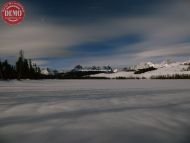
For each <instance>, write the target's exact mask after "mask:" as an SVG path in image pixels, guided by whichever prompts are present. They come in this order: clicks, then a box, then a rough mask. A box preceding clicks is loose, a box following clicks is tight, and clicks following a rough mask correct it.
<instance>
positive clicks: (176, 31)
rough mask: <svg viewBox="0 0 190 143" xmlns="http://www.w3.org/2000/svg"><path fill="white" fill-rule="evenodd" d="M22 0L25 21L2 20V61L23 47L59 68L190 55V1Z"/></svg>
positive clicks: (42, 63) (28, 54) (43, 63)
mask: <svg viewBox="0 0 190 143" xmlns="http://www.w3.org/2000/svg"><path fill="white" fill-rule="evenodd" d="M19 1H20V2H21V3H22V4H23V5H24V6H25V9H26V17H25V20H24V22H23V23H21V24H20V25H17V26H8V25H7V24H5V23H4V22H3V21H2V20H1V21H0V32H1V33H0V58H1V59H4V58H6V59H8V60H9V61H12V62H14V61H15V60H16V58H17V56H18V52H19V50H20V49H22V50H24V53H25V56H26V57H27V58H31V59H32V60H33V61H35V62H36V63H37V64H38V65H40V66H41V67H50V68H57V69H66V68H72V67H74V66H75V65H77V64H81V65H84V66H88V65H97V66H102V65H112V66H122V65H132V64H138V63H139V62H142V61H144V62H146V61H152V62H160V61H162V60H166V59H172V60H188V59H189V55H190V1H189V0H62V1H52V0H36V1H34V0H30V1H29V0H19ZM5 2H7V0H0V4H1V5H2V4H4V3H5Z"/></svg>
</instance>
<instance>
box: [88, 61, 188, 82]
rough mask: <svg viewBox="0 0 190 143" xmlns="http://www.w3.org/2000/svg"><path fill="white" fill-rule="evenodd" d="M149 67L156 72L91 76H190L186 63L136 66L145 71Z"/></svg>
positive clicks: (142, 64)
mask: <svg viewBox="0 0 190 143" xmlns="http://www.w3.org/2000/svg"><path fill="white" fill-rule="evenodd" d="M148 67H155V68H157V69H156V70H153V71H149V72H146V73H142V74H134V72H125V71H119V72H116V73H111V74H110V73H101V74H96V75H91V77H107V78H118V77H125V78H143V77H144V78H148V79H149V78H151V77H153V76H172V75H176V74H177V75H190V70H189V71H187V69H188V67H189V65H184V63H180V62H176V63H170V64H168V63H164V62H162V63H161V64H153V63H151V62H148V63H141V64H139V65H137V66H135V69H136V70H137V69H143V68H148Z"/></svg>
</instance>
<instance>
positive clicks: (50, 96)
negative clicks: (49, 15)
mask: <svg viewBox="0 0 190 143" xmlns="http://www.w3.org/2000/svg"><path fill="white" fill-rule="evenodd" d="M171 68H172V67H171ZM117 74H118V73H117ZM153 142H154V143H189V142H190V80H164V81H162V80H40V81H30V80H24V81H16V80H15V81H7V82H4V81H0V143H153Z"/></svg>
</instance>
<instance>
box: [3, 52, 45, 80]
mask: <svg viewBox="0 0 190 143" xmlns="http://www.w3.org/2000/svg"><path fill="white" fill-rule="evenodd" d="M41 76H42V75H41V71H40V68H39V67H38V66H37V65H36V64H33V63H32V61H31V60H30V59H26V58H25V57H24V52H23V51H22V50H21V51H20V52H19V57H18V59H17V61H16V64H15V65H11V64H9V62H8V61H7V60H4V61H1V60H0V79H39V78H41Z"/></svg>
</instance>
